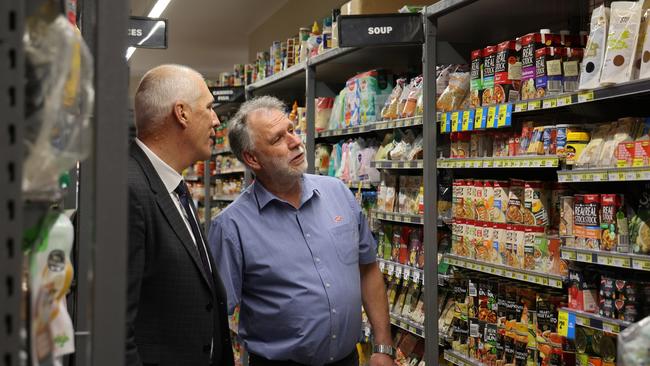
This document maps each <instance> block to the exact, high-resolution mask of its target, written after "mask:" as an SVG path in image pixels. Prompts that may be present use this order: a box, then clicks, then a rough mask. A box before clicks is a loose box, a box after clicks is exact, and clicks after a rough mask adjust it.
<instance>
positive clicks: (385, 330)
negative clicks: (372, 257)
mask: <svg viewBox="0 0 650 366" xmlns="http://www.w3.org/2000/svg"><path fill="white" fill-rule="evenodd" d="M360 270H361V298H362V301H363V307H364V309H365V310H366V314H367V315H368V320H369V321H370V325H372V332H373V336H374V339H375V343H376V344H384V345H391V346H392V345H393V339H392V337H391V332H390V318H389V316H388V299H387V297H386V286H385V285H384V278H383V275H382V274H381V272H380V271H379V267H378V266H377V263H371V264H366V265H361V266H360Z"/></svg>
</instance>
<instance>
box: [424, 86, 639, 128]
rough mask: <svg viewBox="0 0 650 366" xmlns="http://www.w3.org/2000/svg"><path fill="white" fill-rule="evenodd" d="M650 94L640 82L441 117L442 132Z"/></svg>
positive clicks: (497, 124)
mask: <svg viewBox="0 0 650 366" xmlns="http://www.w3.org/2000/svg"><path fill="white" fill-rule="evenodd" d="M649 90H650V80H636V81H631V82H627V83H623V84H619V85H615V86H611V87H607V88H598V89H594V90H589V91H580V92H575V93H570V94H563V95H559V96H551V97H546V98H542V99H533V100H529V101H523V102H516V103H506V104H498V105H493V106H486V107H480V108H475V109H467V110H459V111H452V112H445V113H438V117H437V120H438V122H439V123H440V132H441V133H449V132H457V131H473V130H483V129H492V128H501V127H508V126H510V125H511V123H512V116H513V115H516V114H522V113H528V112H531V111H538V110H548V109H556V108H568V107H571V106H572V105H577V104H584V103H594V102H602V101H605V100H611V99H617V98H625V97H635V96H643V95H646V94H648V92H649Z"/></svg>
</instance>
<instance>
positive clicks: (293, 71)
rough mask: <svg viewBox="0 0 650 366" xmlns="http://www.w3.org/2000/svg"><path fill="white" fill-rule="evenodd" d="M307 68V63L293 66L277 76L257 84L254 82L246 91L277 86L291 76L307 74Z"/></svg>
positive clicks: (274, 75)
mask: <svg viewBox="0 0 650 366" xmlns="http://www.w3.org/2000/svg"><path fill="white" fill-rule="evenodd" d="M305 67H306V63H305V62H301V63H299V64H297V65H293V66H291V67H290V68H288V69H286V70H283V71H280V72H278V73H276V74H273V75H271V76H269V77H267V78H264V79H262V80H259V81H257V82H254V83H252V84H249V85H247V86H246V91H248V92H251V91H254V90H257V89H262V88H265V87H267V86H269V85H271V84H275V83H277V82H280V81H284V80H286V79H288V78H289V77H291V76H297V75H298V74H301V73H304V72H305ZM301 81H302V84H304V80H301Z"/></svg>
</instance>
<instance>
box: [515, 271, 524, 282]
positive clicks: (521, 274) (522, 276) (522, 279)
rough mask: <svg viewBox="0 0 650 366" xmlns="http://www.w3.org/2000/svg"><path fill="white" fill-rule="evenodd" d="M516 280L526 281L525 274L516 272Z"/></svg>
mask: <svg viewBox="0 0 650 366" xmlns="http://www.w3.org/2000/svg"><path fill="white" fill-rule="evenodd" d="M515 278H516V279H518V280H519V281H524V274H523V273H521V272H515Z"/></svg>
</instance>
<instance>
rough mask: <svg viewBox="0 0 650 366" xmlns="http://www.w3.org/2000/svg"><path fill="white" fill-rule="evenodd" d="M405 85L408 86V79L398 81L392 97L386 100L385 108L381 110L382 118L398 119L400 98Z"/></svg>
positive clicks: (391, 94)
mask: <svg viewBox="0 0 650 366" xmlns="http://www.w3.org/2000/svg"><path fill="white" fill-rule="evenodd" d="M404 84H406V79H404V78H402V79H397V81H396V82H395V87H394V88H393V91H392V92H391V93H390V96H389V97H388V99H387V100H386V104H385V105H384V108H382V110H381V118H383V119H395V118H397V106H398V104H399V98H400V97H401V96H402V92H403V91H404Z"/></svg>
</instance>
